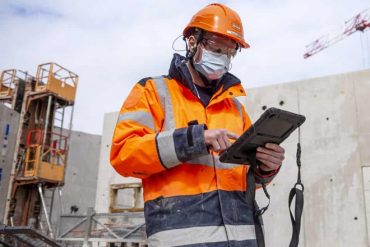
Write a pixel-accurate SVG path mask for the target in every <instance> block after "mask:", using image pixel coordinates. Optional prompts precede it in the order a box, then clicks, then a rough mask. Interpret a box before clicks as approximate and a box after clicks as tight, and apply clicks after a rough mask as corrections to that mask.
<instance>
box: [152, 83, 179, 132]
mask: <svg viewBox="0 0 370 247" xmlns="http://www.w3.org/2000/svg"><path fill="white" fill-rule="evenodd" d="M153 80H154V83H155V86H156V88H157V92H158V96H159V98H160V101H161V105H162V109H163V111H164V113H165V116H164V123H163V128H162V131H163V130H171V129H174V128H175V119H174V115H173V108H172V103H171V95H170V92H169V90H168V87H167V83H166V81H165V79H164V78H163V77H155V78H153Z"/></svg>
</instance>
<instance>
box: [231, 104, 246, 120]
mask: <svg viewBox="0 0 370 247" xmlns="http://www.w3.org/2000/svg"><path fill="white" fill-rule="evenodd" d="M233 100H234V104H235V105H236V108H237V109H238V111H239V114H240V118H241V119H242V120H243V122H244V117H243V106H242V103H240V101H239V100H238V99H237V98H233Z"/></svg>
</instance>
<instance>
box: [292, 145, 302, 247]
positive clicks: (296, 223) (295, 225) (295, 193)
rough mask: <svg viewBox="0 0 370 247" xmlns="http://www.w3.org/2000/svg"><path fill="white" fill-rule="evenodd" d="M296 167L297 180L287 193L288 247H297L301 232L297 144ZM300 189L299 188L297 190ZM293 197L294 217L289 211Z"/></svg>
mask: <svg viewBox="0 0 370 247" xmlns="http://www.w3.org/2000/svg"><path fill="white" fill-rule="evenodd" d="M297 166H298V179H297V183H296V184H295V185H294V187H293V188H292V190H291V191H290V193H289V212H290V220H291V221H292V238H291V240H290V244H289V247H297V246H298V243H299V233H300V231H301V217H302V213H303V204H304V200H303V190H304V187H303V184H302V182H301V144H300V143H299V142H298V144H297ZM299 187H300V188H299ZM294 197H295V210H294V217H293V213H292V211H291V205H292V202H293V199H294Z"/></svg>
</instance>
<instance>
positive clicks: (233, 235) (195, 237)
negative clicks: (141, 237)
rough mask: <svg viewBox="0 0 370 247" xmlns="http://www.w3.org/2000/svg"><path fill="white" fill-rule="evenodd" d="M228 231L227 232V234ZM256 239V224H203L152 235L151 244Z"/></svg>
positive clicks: (164, 244) (164, 245) (167, 245)
mask: <svg viewBox="0 0 370 247" xmlns="http://www.w3.org/2000/svg"><path fill="white" fill-rule="evenodd" d="M226 231H227V234H226ZM254 239H256V234H255V230H254V225H226V226H203V227H191V228H183V229H173V230H168V231H162V232H158V233H156V234H153V235H151V236H150V237H149V238H148V240H149V246H153V247H154V246H161V247H170V246H182V245H191V244H201V243H217V242H225V241H245V240H254Z"/></svg>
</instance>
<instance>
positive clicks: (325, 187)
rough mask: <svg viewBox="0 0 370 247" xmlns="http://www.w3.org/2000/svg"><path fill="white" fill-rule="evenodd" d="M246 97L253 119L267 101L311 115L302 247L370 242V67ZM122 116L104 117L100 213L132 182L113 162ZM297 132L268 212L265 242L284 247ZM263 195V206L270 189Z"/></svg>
mask: <svg viewBox="0 0 370 247" xmlns="http://www.w3.org/2000/svg"><path fill="white" fill-rule="evenodd" d="M241 101H242V102H243V103H244V104H245V105H246V109H247V112H248V113H249V114H250V117H251V119H252V120H253V121H255V120H257V118H258V117H259V116H260V115H261V114H262V112H263V109H262V108H263V107H264V106H266V107H272V106H275V107H279V108H282V109H285V110H289V111H293V112H297V113H301V114H303V115H305V116H306V118H307V120H306V122H305V123H304V125H303V126H302V128H301V144H302V176H303V182H304V185H305V191H304V193H305V207H304V216H303V223H302V229H301V235H300V236H301V238H300V239H301V241H300V247H321V246H322V247H324V246H325V247H327V246H336V247H344V246H356V247H362V246H369V244H368V237H367V236H368V233H367V232H368V230H367V227H366V225H367V224H366V222H367V220H366V208H367V210H368V212H370V192H369V191H370V169H366V168H367V166H369V167H370V151H369V146H370V114H368V111H367V108H368V106H369V105H370V70H366V71H359V72H353V73H348V74H342V75H333V76H327V77H322V78H313V79H308V80H303V81H297V82H292V83H285V84H279V85H273V86H268V87H263V88H254V89H249V90H247V97H245V98H241ZM116 119H117V113H110V114H106V116H105V122H104V131H103V136H102V146H101V152H100V153H101V155H100V165H99V177H98V190H97V202H96V205H95V208H96V210H97V211H99V212H106V211H107V209H108V201H109V185H110V184H112V183H123V182H131V181H132V180H131V179H127V178H126V179H125V178H123V177H121V176H120V175H118V174H117V173H116V172H115V171H114V170H113V169H112V168H111V166H110V165H109V150H110V144H111V137H112V133H113V129H114V125H115V123H116ZM297 133H298V132H297V131H296V132H295V133H293V134H292V135H291V136H290V137H289V138H288V139H287V140H286V141H285V142H284V144H283V147H284V148H286V151H287V152H286V160H285V162H284V165H283V167H282V169H281V172H280V174H279V175H278V176H277V177H276V179H275V180H274V181H273V183H271V185H270V186H269V191H270V194H271V197H272V199H271V205H270V208H269V210H268V211H267V212H266V213H265V215H264V221H265V230H266V242H267V244H266V246H274V247H283V246H284V247H285V246H288V244H289V241H290V237H291V223H290V217H289V211H288V194H289V191H290V188H291V187H292V186H293V185H294V184H295V182H296V179H297V178H296V176H297V167H296V164H295V162H296V157H295V155H296V143H297V140H298V135H297ZM257 194H258V195H257V196H258V201H259V203H260V205H264V204H265V203H266V202H267V200H266V199H265V197H264V195H263V192H262V191H258V193H257ZM365 195H366V196H365Z"/></svg>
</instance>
